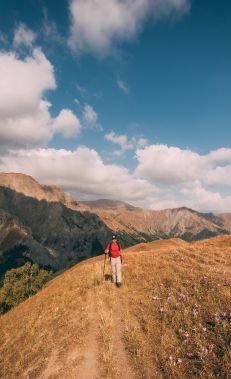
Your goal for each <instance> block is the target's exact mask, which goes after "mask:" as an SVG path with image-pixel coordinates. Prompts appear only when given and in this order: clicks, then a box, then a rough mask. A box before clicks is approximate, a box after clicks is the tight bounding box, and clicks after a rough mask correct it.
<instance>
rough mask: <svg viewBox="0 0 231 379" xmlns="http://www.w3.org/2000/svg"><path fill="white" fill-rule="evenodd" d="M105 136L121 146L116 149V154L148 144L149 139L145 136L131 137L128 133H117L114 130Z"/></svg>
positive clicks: (107, 139)
mask: <svg viewBox="0 0 231 379" xmlns="http://www.w3.org/2000/svg"><path fill="white" fill-rule="evenodd" d="M104 138H105V140H106V141H109V142H111V143H113V144H115V145H118V146H119V148H120V150H118V151H117V150H116V151H115V152H114V154H115V155H119V154H121V153H124V152H126V151H128V150H135V149H138V148H141V147H144V146H146V145H147V144H148V140H147V139H146V138H144V137H132V138H129V137H128V136H127V135H126V134H116V133H115V132H114V131H113V130H112V131H111V132H110V133H107V134H105V136H104Z"/></svg>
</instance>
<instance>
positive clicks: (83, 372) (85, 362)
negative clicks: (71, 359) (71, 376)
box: [76, 314, 98, 379]
mask: <svg viewBox="0 0 231 379" xmlns="http://www.w3.org/2000/svg"><path fill="white" fill-rule="evenodd" d="M91 316H92V317H91V320H90V327H89V331H88V335H87V339H86V346H85V349H84V351H83V353H82V355H81V364H80V369H79V370H77V373H76V378H80V379H96V378H97V377H98V362H97V357H98V346H97V324H96V322H95V320H94V318H93V316H94V315H93V314H92V315H91Z"/></svg>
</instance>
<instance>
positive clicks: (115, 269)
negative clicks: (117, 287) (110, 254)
mask: <svg viewBox="0 0 231 379" xmlns="http://www.w3.org/2000/svg"><path fill="white" fill-rule="evenodd" d="M111 269H112V278H113V282H114V283H121V281H122V265H121V259H120V257H118V258H111Z"/></svg>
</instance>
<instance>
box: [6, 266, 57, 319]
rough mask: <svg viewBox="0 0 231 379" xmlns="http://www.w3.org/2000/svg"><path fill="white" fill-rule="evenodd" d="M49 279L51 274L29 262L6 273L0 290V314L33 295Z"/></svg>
mask: <svg viewBox="0 0 231 379" xmlns="http://www.w3.org/2000/svg"><path fill="white" fill-rule="evenodd" d="M49 279H51V272H48V271H46V270H44V269H42V268H40V267H39V265H37V264H32V263H30V262H27V263H26V264H24V265H23V266H21V267H19V268H16V269H11V270H9V271H7V272H6V274H5V278H4V282H3V286H2V288H0V314H3V313H5V312H6V311H8V310H9V309H11V308H12V307H15V306H16V305H17V304H19V303H21V302H22V301H24V300H26V299H27V298H28V297H30V296H32V295H34V294H35V293H36V292H38V291H39V290H40V289H41V288H42V287H43V286H44V284H45V283H46V282H47V281H48V280H49Z"/></svg>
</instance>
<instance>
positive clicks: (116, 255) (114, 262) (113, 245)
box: [105, 235, 122, 287]
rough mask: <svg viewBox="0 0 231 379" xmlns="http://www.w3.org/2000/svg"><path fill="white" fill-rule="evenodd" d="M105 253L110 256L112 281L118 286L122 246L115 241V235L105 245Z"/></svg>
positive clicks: (120, 278)
mask: <svg viewBox="0 0 231 379" xmlns="http://www.w3.org/2000/svg"><path fill="white" fill-rule="evenodd" d="M105 254H109V256H110V260H111V269H112V279H113V282H114V283H115V284H116V285H117V287H120V286H121V283H122V272H121V269H122V246H121V244H120V243H119V242H118V241H117V238H116V235H113V236H112V240H111V242H110V243H109V244H108V245H107V248H106V250H105Z"/></svg>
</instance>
